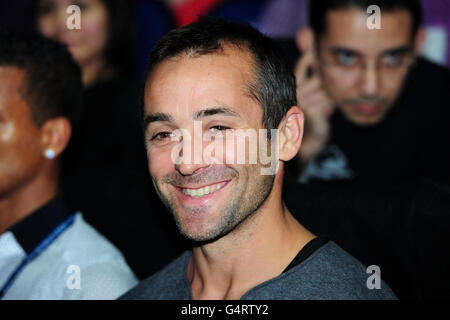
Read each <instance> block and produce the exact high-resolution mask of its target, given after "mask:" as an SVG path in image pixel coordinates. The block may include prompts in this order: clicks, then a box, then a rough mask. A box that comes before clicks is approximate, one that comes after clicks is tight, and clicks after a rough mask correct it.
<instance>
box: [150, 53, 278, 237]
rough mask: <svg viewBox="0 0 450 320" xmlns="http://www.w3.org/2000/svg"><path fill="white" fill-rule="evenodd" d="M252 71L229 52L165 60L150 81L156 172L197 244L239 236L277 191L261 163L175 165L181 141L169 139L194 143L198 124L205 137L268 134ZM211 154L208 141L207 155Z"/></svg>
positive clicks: (164, 195) (245, 59)
mask: <svg viewBox="0 0 450 320" xmlns="http://www.w3.org/2000/svg"><path fill="white" fill-rule="evenodd" d="M250 65H252V60H251V58H250V56H249V54H247V53H243V52H242V51H239V50H237V49H235V48H232V47H225V49H224V52H223V53H220V54H208V55H203V56H200V57H189V56H183V57H180V58H176V59H170V60H165V61H163V62H162V63H160V64H159V65H158V66H157V67H156V68H155V70H154V71H153V72H152V74H151V75H150V77H149V79H148V81H147V85H146V91H145V113H146V116H153V118H154V121H152V122H150V124H149V125H148V127H147V129H146V145H147V155H148V162H149V169H150V173H151V175H152V179H153V182H154V185H155V187H156V189H157V192H158V193H159V195H160V197H161V199H162V200H163V202H164V203H165V204H166V206H168V207H169V209H170V210H171V211H172V212H173V214H174V217H175V220H176V222H177V225H178V228H179V229H180V231H181V232H182V233H183V234H184V235H185V236H186V237H187V238H189V239H191V240H194V241H208V240H213V239H216V238H218V237H220V236H223V235H225V234H226V233H228V232H229V231H231V230H233V229H234V228H235V227H236V226H237V225H238V224H239V223H240V222H242V221H243V220H245V218H246V217H248V216H249V215H250V214H251V213H253V212H254V211H255V210H256V209H257V208H258V207H259V206H260V205H261V204H262V203H263V202H264V200H265V199H266V197H267V196H268V195H269V193H270V191H271V189H272V183H273V176H266V175H261V174H260V168H261V166H260V165H259V164H253V165H252V164H228V163H229V162H228V161H226V158H227V157H228V156H229V155H230V154H231V153H232V152H231V150H229V149H228V148H225V150H224V152H222V155H218V154H217V153H215V154H214V155H213V156H214V157H216V158H218V157H221V159H217V160H219V161H220V162H221V164H217V163H215V164H207V163H205V162H202V164H188V163H187V162H186V163H185V162H183V163H181V164H174V161H173V159H172V158H173V157H172V149H173V148H174V147H175V145H176V144H177V142H176V141H171V139H170V138H169V137H170V136H171V135H172V134H173V133H174V131H175V130H177V129H184V130H187V131H188V132H190V135H191V136H193V135H194V133H193V131H194V129H193V127H194V119H196V120H197V121H202V125H201V126H202V130H203V134H204V135H209V136H214V135H217V134H218V133H219V132H222V133H225V131H227V132H233V130H236V129H244V130H245V129H248V128H254V129H256V130H258V129H260V128H262V126H263V124H262V108H261V106H260V105H259V104H257V103H255V101H254V100H252V99H251V98H250V95H249V91H248V87H247V85H248V84H249V83H250V82H251V80H252V79H253V73H252V72H253V71H252V69H251V68H250ZM206 110H209V111H207V112H204V111H206ZM187 147H189V146H187ZM190 147H192V149H193V148H194V146H193V143H192V145H191V146H190ZM207 147H208V142H206V141H204V142H203V145H202V148H203V150H205V149H206V148H207ZM197 148H198V145H197ZM193 151H194V152H195V151H198V150H193ZM183 152H184V151H183ZM194 152H193V153H194ZM192 157H193V155H192ZM219 187H220V189H217V188H219ZM208 192H209V194H205V193H208ZM202 194H203V195H202Z"/></svg>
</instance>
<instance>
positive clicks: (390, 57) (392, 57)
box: [383, 53, 403, 67]
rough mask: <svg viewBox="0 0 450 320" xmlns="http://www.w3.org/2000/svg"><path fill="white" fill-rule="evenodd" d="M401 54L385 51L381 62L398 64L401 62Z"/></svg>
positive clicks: (389, 64)
mask: <svg viewBox="0 0 450 320" xmlns="http://www.w3.org/2000/svg"><path fill="white" fill-rule="evenodd" d="M402 58H403V55H402V54H398V53H387V54H385V55H384V56H383V64H384V65H386V66H388V67H389V66H391V67H392V66H398V65H400V64H401V63H402Z"/></svg>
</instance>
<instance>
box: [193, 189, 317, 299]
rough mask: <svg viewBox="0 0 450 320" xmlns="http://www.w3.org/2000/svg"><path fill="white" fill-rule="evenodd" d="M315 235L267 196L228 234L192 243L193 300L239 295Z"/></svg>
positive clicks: (278, 267)
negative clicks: (205, 243) (254, 210)
mask: <svg viewBox="0 0 450 320" xmlns="http://www.w3.org/2000/svg"><path fill="white" fill-rule="evenodd" d="M313 238H314V235H313V234H311V233H310V232H309V231H308V230H306V229H305V228H304V227H302V226H301V225H300V224H299V223H298V222H297V220H295V218H294V217H293V216H292V214H291V213H290V212H289V210H288V209H287V208H286V207H285V205H284V203H283V202H282V201H281V192H279V195H277V194H271V195H270V196H269V198H268V199H267V200H266V202H265V204H264V205H263V206H262V207H261V208H260V209H258V211H257V212H254V213H253V214H252V215H251V216H249V217H248V218H247V219H246V220H245V221H243V222H242V223H241V225H240V226H239V228H237V229H235V230H234V231H232V232H231V233H229V234H227V235H226V236H224V237H222V238H220V239H218V240H217V241H215V242H213V243H209V244H207V245H204V246H200V247H195V248H194V249H193V254H192V256H191V259H190V261H189V266H188V279H189V280H190V282H191V288H192V296H193V298H194V299H240V298H241V297H242V295H243V294H245V293H246V292H247V291H248V290H250V289H251V288H253V287H255V286H256V285H258V284H260V283H263V282H265V281H267V280H269V279H272V278H274V277H276V276H278V275H280V274H281V273H282V272H283V270H284V269H285V268H286V267H287V266H288V265H289V263H290V262H291V261H292V260H293V259H294V257H295V256H296V255H297V253H298V252H299V251H300V250H301V248H303V246H304V245H306V244H307V243H308V242H309V241H310V240H312V239H313Z"/></svg>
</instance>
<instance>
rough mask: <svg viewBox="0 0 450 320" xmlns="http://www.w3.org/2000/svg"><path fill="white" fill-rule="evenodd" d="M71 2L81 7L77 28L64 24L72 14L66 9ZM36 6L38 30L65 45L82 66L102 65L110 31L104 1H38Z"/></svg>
mask: <svg viewBox="0 0 450 320" xmlns="http://www.w3.org/2000/svg"><path fill="white" fill-rule="evenodd" d="M70 5H77V6H79V7H80V9H81V29H80V30H78V29H73V30H70V29H69V28H68V27H67V20H68V19H69V17H70V16H71V13H67V12H66V11H67V8H68V7H69V6H70ZM37 8H38V12H37V27H38V31H39V32H40V33H42V34H43V35H45V36H46V37H49V38H53V39H56V40H57V41H60V42H62V43H64V44H66V45H67V46H68V49H69V50H70V52H71V54H72V55H73V57H74V58H75V60H76V61H77V62H78V64H79V65H80V66H81V68H82V69H83V67H84V66H86V65H88V64H92V63H97V64H104V62H105V61H106V58H105V48H106V46H107V43H108V40H109V31H108V11H107V8H106V7H105V5H104V3H103V1H100V0H75V1H74V0H40V1H39V3H38V7H37ZM83 72H84V71H83Z"/></svg>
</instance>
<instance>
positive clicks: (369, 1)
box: [309, 0, 422, 36]
mask: <svg viewBox="0 0 450 320" xmlns="http://www.w3.org/2000/svg"><path fill="white" fill-rule="evenodd" d="M371 5H377V6H379V7H380V9H381V12H392V11H395V10H407V11H409V12H410V13H411V18H412V35H413V36H415V35H416V34H417V31H418V29H419V27H420V25H421V24H422V6H421V4H420V0H320V1H317V0H316V1H312V0H311V1H309V22H310V25H311V28H312V29H313V31H314V33H316V34H317V35H322V34H323V33H324V32H325V31H326V28H327V23H326V18H327V13H328V12H329V11H332V10H339V9H348V8H359V9H362V10H364V11H366V10H367V8H368V7H369V6H371Z"/></svg>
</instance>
